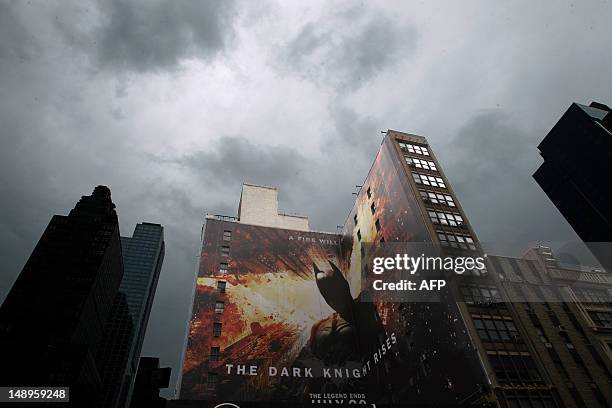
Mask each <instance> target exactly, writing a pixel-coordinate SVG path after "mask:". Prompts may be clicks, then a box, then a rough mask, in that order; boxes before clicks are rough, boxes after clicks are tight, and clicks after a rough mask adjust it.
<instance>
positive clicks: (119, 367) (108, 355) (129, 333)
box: [100, 222, 164, 407]
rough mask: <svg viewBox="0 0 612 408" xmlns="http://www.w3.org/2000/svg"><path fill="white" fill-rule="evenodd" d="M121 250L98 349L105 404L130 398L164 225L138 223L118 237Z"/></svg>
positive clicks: (159, 262)
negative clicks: (120, 264) (115, 288)
mask: <svg viewBox="0 0 612 408" xmlns="http://www.w3.org/2000/svg"><path fill="white" fill-rule="evenodd" d="M121 251H122V258H123V267H124V274H123V279H122V281H121V286H120V287H119V293H118V295H117V297H116V298H115V303H114V305H113V312H112V314H113V315H112V316H111V319H110V321H109V324H108V325H107V327H106V330H105V335H104V339H103V345H102V350H101V361H102V363H101V365H102V369H101V371H102V383H103V386H104V399H103V400H102V401H100V402H101V406H104V407H119V406H123V405H125V403H126V402H127V401H129V397H130V394H131V388H132V386H133V382H134V377H135V374H136V370H137V368H138V367H137V366H138V359H139V357H140V351H141V348H142V343H143V340H144V336H145V331H146V327H147V322H148V320H149V315H150V313H151V306H152V304H153V297H154V295H155V290H156V288H157V282H158V280H159V274H160V271H161V267H162V263H163V259H164V228H163V227H162V226H161V225H159V224H152V223H146V222H145V223H141V224H138V225H137V226H136V229H135V231H134V234H133V236H132V237H121Z"/></svg>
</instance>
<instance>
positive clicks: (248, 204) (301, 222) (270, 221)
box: [238, 184, 310, 231]
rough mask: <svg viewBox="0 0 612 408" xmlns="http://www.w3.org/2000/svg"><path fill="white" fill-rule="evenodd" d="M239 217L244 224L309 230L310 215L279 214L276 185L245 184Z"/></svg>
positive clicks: (241, 195) (241, 196)
mask: <svg viewBox="0 0 612 408" xmlns="http://www.w3.org/2000/svg"><path fill="white" fill-rule="evenodd" d="M238 217H239V219H240V222H241V223H243V224H251V225H262V226H266V227H275V228H285V229H292V230H298V231H309V230H310V228H309V226H308V217H302V216H296V215H287V214H279V212H278V190H277V189H276V188H274V187H267V186H258V185H254V184H243V185H242V193H241V194H240V205H239V208H238Z"/></svg>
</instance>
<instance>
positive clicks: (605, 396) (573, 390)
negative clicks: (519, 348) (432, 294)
mask: <svg viewBox="0 0 612 408" xmlns="http://www.w3.org/2000/svg"><path fill="white" fill-rule="evenodd" d="M488 258H489V261H490V265H491V272H494V274H495V276H498V277H499V278H500V285H501V286H502V288H503V291H504V293H505V295H506V296H508V298H509V299H510V300H511V301H512V304H513V308H514V310H515V312H516V316H517V318H518V320H520V322H521V325H522V327H523V328H524V329H525V330H526V333H527V337H528V338H529V339H530V342H531V343H532V347H533V351H534V353H535V355H537V357H538V359H539V360H540V361H541V362H542V365H543V367H544V368H545V371H546V373H547V377H548V382H549V383H550V385H551V386H552V388H553V389H554V391H555V393H557V394H558V395H559V398H560V400H561V401H563V406H566V407H609V406H612V375H611V374H610V373H612V296H611V293H612V291H611V290H612V277H611V276H610V275H609V274H608V273H606V272H603V271H601V270H597V269H595V268H585V267H581V266H577V265H569V264H564V263H562V262H559V261H558V260H557V258H556V257H555V255H554V254H553V252H552V250H551V249H550V248H548V247H543V246H539V247H535V248H531V249H530V250H529V251H527V253H526V254H525V255H524V256H523V258H519V259H517V258H510V257H504V256H489V257H488Z"/></svg>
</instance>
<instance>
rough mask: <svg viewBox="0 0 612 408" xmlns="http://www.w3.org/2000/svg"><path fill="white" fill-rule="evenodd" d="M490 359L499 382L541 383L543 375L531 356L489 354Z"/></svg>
mask: <svg viewBox="0 0 612 408" xmlns="http://www.w3.org/2000/svg"><path fill="white" fill-rule="evenodd" d="M489 361H490V362H491V365H492V366H493V370H494V371H495V376H496V377H497V379H498V380H499V382H502V383H503V382H513V383H539V382H542V377H540V373H539V372H538V369H537V367H536V365H535V362H534V361H533V359H532V358H531V356H526V355H489Z"/></svg>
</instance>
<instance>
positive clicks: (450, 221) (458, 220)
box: [428, 211, 463, 227]
mask: <svg viewBox="0 0 612 408" xmlns="http://www.w3.org/2000/svg"><path fill="white" fill-rule="evenodd" d="M428 212H429V218H430V219H431V222H433V223H434V224H439V225H448V226H451V227H459V226H462V225H463V217H461V216H460V215H459V214H455V213H448V212H441V211H428Z"/></svg>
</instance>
